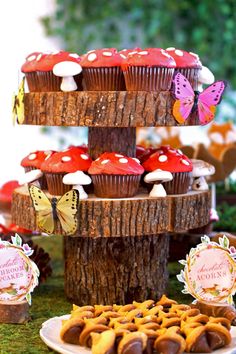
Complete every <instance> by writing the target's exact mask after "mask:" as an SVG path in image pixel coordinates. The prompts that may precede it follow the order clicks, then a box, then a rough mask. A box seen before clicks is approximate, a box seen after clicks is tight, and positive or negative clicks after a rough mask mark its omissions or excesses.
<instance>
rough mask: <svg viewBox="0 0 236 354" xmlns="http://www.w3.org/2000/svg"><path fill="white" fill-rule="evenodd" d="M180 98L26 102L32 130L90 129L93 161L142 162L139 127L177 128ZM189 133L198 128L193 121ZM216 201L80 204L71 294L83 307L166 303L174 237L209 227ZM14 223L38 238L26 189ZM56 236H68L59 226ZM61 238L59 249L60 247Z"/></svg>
mask: <svg viewBox="0 0 236 354" xmlns="http://www.w3.org/2000/svg"><path fill="white" fill-rule="evenodd" d="M173 102H174V100H173V98H172V96H171V93H170V92H169V91H161V92H141V91H139V92H134V91H133V92H128V91H119V92H118V91H117V92H114V91H112V92H100V91H82V92H68V93H64V92H47V93H27V94H25V121H24V124H31V125H47V126H74V127H77V126H83V127H89V136H88V147H89V153H90V155H91V157H92V158H93V159H95V158H97V157H98V156H99V155H100V154H101V153H102V152H104V151H117V152H119V153H123V154H125V155H127V156H133V157H134V156H135V150H136V149H135V146H136V129H135V128H136V127H152V126H171V125H177V124H176V121H175V119H174V117H173V116H172V106H173ZM187 124H188V125H198V124H199V121H198V117H197V115H196V114H192V115H191V116H190V117H189V119H188V121H187ZM209 211H210V193H209V192H208V191H205V192H189V193H187V194H183V195H173V196H172V195H168V196H167V197H164V198H163V197H159V198H150V197H149V196H148V192H147V191H146V190H144V189H143V190H142V189H140V193H139V194H138V195H136V196H135V197H133V198H125V199H102V198H96V197H95V196H94V195H89V198H88V199H87V200H82V201H80V204H79V227H78V230H77V233H76V234H75V235H73V236H65V237H64V258H65V292H66V295H67V297H68V298H69V299H70V300H71V301H73V302H75V303H77V304H80V305H84V304H98V303H104V304H109V303H127V302H130V301H132V300H134V299H135V300H137V301H144V300H145V299H147V298H158V297H159V296H160V295H161V294H162V293H163V292H164V291H165V287H166V284H167V280H168V274H167V261H168V249H169V235H170V234H171V233H172V232H174V233H181V232H186V231H187V230H189V229H194V228H198V227H201V226H203V225H205V224H207V223H208V222H209ZM12 217H13V222H14V223H16V224H18V225H19V226H22V227H25V228H28V229H31V230H37V228H38V227H37V224H36V219H35V211H34V208H33V205H32V202H31V198H30V196H29V192H28V189H27V188H26V187H21V188H18V189H17V190H16V191H15V193H14V196H13V207H12ZM55 234H56V235H57V234H63V230H62V229H61V226H60V224H59V222H57V224H56V228H55ZM56 241H57V240H56V238H55V242H56Z"/></svg>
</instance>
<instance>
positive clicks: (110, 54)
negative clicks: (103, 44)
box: [80, 48, 124, 68]
mask: <svg viewBox="0 0 236 354" xmlns="http://www.w3.org/2000/svg"><path fill="white" fill-rule="evenodd" d="M123 60H124V57H122V55H121V54H120V53H119V52H118V51H117V49H116V48H103V49H96V50H95V49H94V50H90V51H89V52H87V53H86V54H85V55H84V56H83V58H82V60H81V63H80V64H81V66H82V67H85V68H86V67H87V68H91V67H94V68H101V67H111V66H121V63H122V62H123Z"/></svg>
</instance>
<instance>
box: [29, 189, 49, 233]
mask: <svg viewBox="0 0 236 354" xmlns="http://www.w3.org/2000/svg"><path fill="white" fill-rule="evenodd" d="M29 193H30V196H31V199H32V202H33V205H34V209H35V212H36V222H37V226H38V227H39V228H40V230H42V231H43V232H46V233H47V234H52V233H53V231H54V219H53V210H52V205H51V202H50V200H49V199H48V197H47V196H46V194H45V193H44V192H43V191H41V189H40V188H38V187H36V186H34V185H31V186H29Z"/></svg>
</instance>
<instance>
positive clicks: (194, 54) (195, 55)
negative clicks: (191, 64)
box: [189, 52, 199, 59]
mask: <svg viewBox="0 0 236 354" xmlns="http://www.w3.org/2000/svg"><path fill="white" fill-rule="evenodd" d="M189 54H191V55H193V56H194V57H195V58H197V59H199V56H198V55H197V54H196V53H193V52H189Z"/></svg>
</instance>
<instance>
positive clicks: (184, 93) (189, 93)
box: [173, 73, 195, 124]
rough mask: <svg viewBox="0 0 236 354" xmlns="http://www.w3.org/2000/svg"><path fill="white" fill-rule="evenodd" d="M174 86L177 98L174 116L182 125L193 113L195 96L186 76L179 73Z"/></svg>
mask: <svg viewBox="0 0 236 354" xmlns="http://www.w3.org/2000/svg"><path fill="white" fill-rule="evenodd" d="M173 84H174V88H173V91H174V96H175V98H176V101H175V103H174V106H173V116H174V117H175V119H176V120H177V122H178V123H180V124H182V123H184V122H185V121H186V119H187V118H188V116H189V115H190V113H191V110H192V108H193V105H194V97H195V95H194V91H193V89H192V87H191V85H190V83H189V81H188V80H187V79H186V77H185V76H184V75H182V74H180V73H177V74H176V75H175V77H174V80H173Z"/></svg>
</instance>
